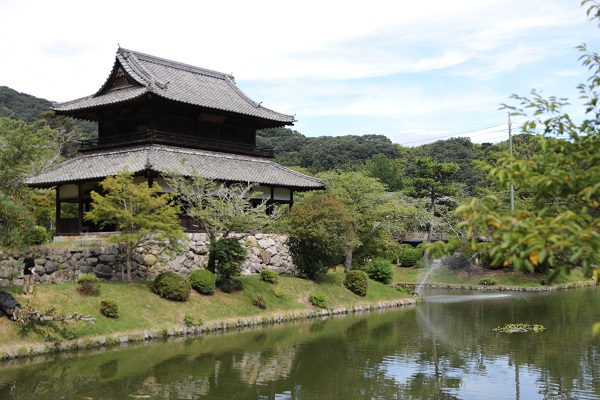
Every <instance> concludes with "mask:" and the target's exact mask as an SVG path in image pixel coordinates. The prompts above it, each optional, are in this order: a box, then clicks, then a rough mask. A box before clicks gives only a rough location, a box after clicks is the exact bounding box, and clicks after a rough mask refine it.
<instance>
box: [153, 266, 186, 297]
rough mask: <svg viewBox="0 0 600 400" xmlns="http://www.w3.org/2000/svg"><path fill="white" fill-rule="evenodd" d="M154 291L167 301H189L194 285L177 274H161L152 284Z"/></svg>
mask: <svg viewBox="0 0 600 400" xmlns="http://www.w3.org/2000/svg"><path fill="white" fill-rule="evenodd" d="M152 291H153V292H154V293H156V294H158V295H159V296H160V297H162V298H164V299H167V300H174V301H188V300H189V298H190V292H191V291H192V285H191V284H190V282H188V280H187V279H185V278H184V277H183V276H181V275H178V274H176V273H175V272H171V271H168V272H161V273H160V274H158V276H157V277H156V279H154V282H152Z"/></svg>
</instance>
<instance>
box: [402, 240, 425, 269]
mask: <svg viewBox="0 0 600 400" xmlns="http://www.w3.org/2000/svg"><path fill="white" fill-rule="evenodd" d="M422 258H423V249H422V248H419V247H412V246H410V245H406V244H403V245H402V249H401V251H400V253H399V254H398V264H400V265H401V266H403V267H414V266H415V265H417V264H418V263H419V261H421V259H422Z"/></svg>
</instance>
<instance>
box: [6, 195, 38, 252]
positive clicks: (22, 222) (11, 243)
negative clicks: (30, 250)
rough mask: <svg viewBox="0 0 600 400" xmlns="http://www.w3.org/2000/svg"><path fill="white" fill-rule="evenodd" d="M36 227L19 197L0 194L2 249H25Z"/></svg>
mask: <svg viewBox="0 0 600 400" xmlns="http://www.w3.org/2000/svg"><path fill="white" fill-rule="evenodd" d="M34 225H35V221H34V219H33V216H32V215H31V213H30V212H29V210H27V207H26V206H25V204H23V202H22V201H21V200H20V198H19V197H15V196H7V195H5V194H4V193H2V192H0V247H2V248H11V249H19V248H23V247H24V246H25V245H27V244H28V243H27V240H28V239H29V234H28V233H29V232H30V231H31V229H32V228H33V226H34Z"/></svg>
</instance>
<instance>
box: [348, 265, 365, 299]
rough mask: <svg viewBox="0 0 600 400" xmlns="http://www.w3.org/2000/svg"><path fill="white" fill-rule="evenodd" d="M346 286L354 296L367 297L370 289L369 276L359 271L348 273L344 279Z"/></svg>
mask: <svg viewBox="0 0 600 400" xmlns="http://www.w3.org/2000/svg"><path fill="white" fill-rule="evenodd" d="M344 286H346V288H348V289H349V290H350V291H351V292H352V293H354V294H357V295H359V296H366V295H367V289H368V288H369V276H368V275H367V273H366V272H365V271H361V270H357V269H354V270H352V271H348V273H347V274H346V278H345V279H344Z"/></svg>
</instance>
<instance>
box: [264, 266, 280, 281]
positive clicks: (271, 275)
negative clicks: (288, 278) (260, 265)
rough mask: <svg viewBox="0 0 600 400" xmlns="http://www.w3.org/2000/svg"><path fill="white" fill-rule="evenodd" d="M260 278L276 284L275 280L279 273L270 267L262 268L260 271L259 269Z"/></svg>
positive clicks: (277, 279) (277, 278)
mask: <svg viewBox="0 0 600 400" xmlns="http://www.w3.org/2000/svg"><path fill="white" fill-rule="evenodd" d="M260 279H262V280H263V281H265V282H269V283H272V284H276V283H277V282H279V274H278V273H277V272H276V271H273V270H272V269H263V270H262V271H260Z"/></svg>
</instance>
